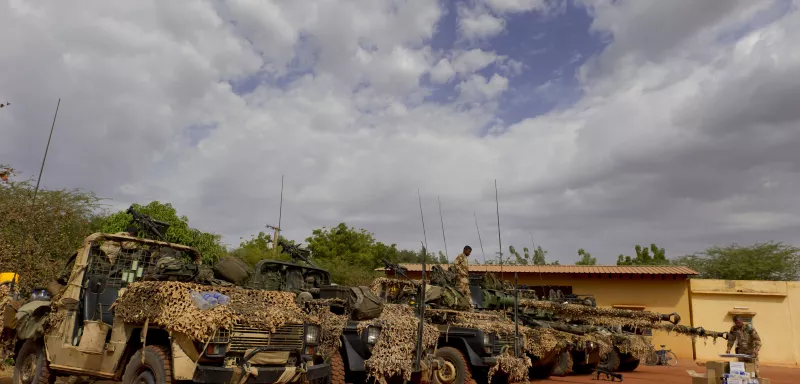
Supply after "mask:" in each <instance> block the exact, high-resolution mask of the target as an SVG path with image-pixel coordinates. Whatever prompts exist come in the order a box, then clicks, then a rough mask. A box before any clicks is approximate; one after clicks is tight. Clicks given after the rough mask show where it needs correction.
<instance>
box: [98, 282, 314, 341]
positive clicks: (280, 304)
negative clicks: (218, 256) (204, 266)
mask: <svg viewBox="0 0 800 384" xmlns="http://www.w3.org/2000/svg"><path fill="white" fill-rule="evenodd" d="M209 289H213V290H215V291H217V292H220V293H222V294H224V295H227V296H229V297H230V303H229V304H228V305H218V306H216V307H214V308H211V309H208V310H200V309H199V308H197V306H195V305H194V303H193V301H192V299H191V297H190V296H189V291H191V290H194V291H198V292H201V291H206V290H209ZM294 298H295V295H294V294H293V293H290V292H269V291H261V290H248V289H244V288H239V287H208V286H202V285H199V284H193V283H179V282H158V281H144V282H137V283H132V284H131V285H129V286H128V288H127V290H126V291H125V292H124V293H123V294H122V295H120V297H119V298H118V299H117V301H116V302H115V303H114V305H113V308H114V310H115V314H116V315H117V316H120V317H121V318H122V320H123V321H125V322H129V323H136V324H144V323H145V321H146V320H149V321H150V323H152V324H156V325H160V326H162V327H164V328H166V329H167V330H170V331H175V332H180V333H184V334H186V335H187V336H189V337H190V338H192V339H194V340H196V341H206V340H208V339H209V338H210V337H211V336H212V335H213V334H214V332H215V331H216V330H217V329H219V328H222V329H231V328H232V327H233V325H234V324H239V325H242V326H246V327H253V328H258V329H263V330H269V331H270V332H274V331H275V330H276V329H277V328H278V327H281V326H283V325H285V324H299V323H303V322H304V321H311V322H312V323H317V321H315V319H311V318H308V317H307V316H306V315H304V314H303V312H302V311H301V309H300V308H299V307H298V306H297V305H296V304H295V302H294Z"/></svg>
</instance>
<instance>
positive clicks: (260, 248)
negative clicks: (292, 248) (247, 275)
mask: <svg viewBox="0 0 800 384" xmlns="http://www.w3.org/2000/svg"><path fill="white" fill-rule="evenodd" d="M278 236H279V238H280V240H281V241H285V242H287V243H289V244H294V242H293V241H291V240H288V239H286V238H285V237H283V236H280V235H278ZM272 238H273V236H272V235H270V234H267V233H264V232H259V233H258V235H252V236H250V240H247V241H242V242H241V243H239V248H236V249H235V250H233V252H231V254H232V255H233V256H236V257H239V258H241V259H242V260H244V262H246V263H247V264H249V265H250V266H251V267H253V266H255V265H256V263H258V262H259V261H261V260H280V261H291V260H292V257H291V256H289V254H287V253H284V252H283V247H281V246H280V245H279V246H278V249H277V250H276V249H274V248H272V243H273V241H272Z"/></svg>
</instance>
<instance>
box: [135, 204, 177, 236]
mask: <svg viewBox="0 0 800 384" xmlns="http://www.w3.org/2000/svg"><path fill="white" fill-rule="evenodd" d="M125 213H127V214H129V215H131V216H133V222H134V223H136V224H137V225H138V226H139V230H141V231H142V232H145V233H147V234H149V235H150V236H153V237H155V238H156V239H158V240H161V241H167V238H166V236H165V234H166V233H167V230H168V229H169V227H170V225H169V223H166V222H163V221H159V220H154V219H153V218H152V217H150V216H148V215H145V214H142V213H139V212H138V211H136V210H135V209H133V205H131V206H130V208H128V210H127V211H125Z"/></svg>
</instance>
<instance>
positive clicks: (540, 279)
mask: <svg viewBox="0 0 800 384" xmlns="http://www.w3.org/2000/svg"><path fill="white" fill-rule="evenodd" d="M528 234H530V235H531V247H533V248H531V252H533V257H534V258H535V257H536V244H535V243H534V242H533V232H528ZM537 269H539V283H540V284H541V286H542V297H544V295H545V292H544V279H542V267H537Z"/></svg>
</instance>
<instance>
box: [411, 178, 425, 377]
mask: <svg viewBox="0 0 800 384" xmlns="http://www.w3.org/2000/svg"><path fill="white" fill-rule="evenodd" d="M417 198H418V200H419V217H420V219H422V238H423V239H424V240H425V242H424V243H422V275H421V277H422V284H420V286H419V296H417V305H419V326H418V327H417V356H416V360H415V361H414V368H415V371H417V372H419V371H420V368H421V363H422V334H423V330H424V325H425V273H426V272H427V264H426V263H425V260H426V259H427V258H428V235H427V233H426V232H425V215H423V214H422V195H420V193H419V189H417Z"/></svg>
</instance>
